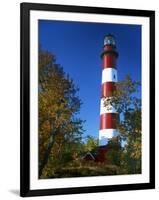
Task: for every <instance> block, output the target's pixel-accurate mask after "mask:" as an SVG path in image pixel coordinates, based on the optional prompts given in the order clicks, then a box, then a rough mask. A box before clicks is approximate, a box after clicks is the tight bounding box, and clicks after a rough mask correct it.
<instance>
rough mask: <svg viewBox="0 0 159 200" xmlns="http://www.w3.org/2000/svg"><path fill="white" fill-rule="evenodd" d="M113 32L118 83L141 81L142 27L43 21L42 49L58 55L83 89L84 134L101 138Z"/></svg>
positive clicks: (81, 113)
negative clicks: (105, 55) (107, 43)
mask: <svg viewBox="0 0 159 200" xmlns="http://www.w3.org/2000/svg"><path fill="white" fill-rule="evenodd" d="M108 33H111V34H113V35H114V36H115V38H116V46H117V50H118V53H119V57H118V60H117V70H118V80H122V79H123V78H124V77H125V75H127V74H130V75H131V77H132V79H133V80H138V81H140V80H141V26H140V25H123V24H106V23H87V22H64V21H52V20H40V21H39V43H40V45H41V47H42V48H43V49H45V50H48V51H49V52H52V53H54V54H55V55H56V59H57V60H56V62H57V63H58V64H60V65H61V66H63V68H64V71H65V72H66V73H68V74H69V75H70V77H71V78H72V79H73V80H74V82H75V84H76V85H77V86H78V87H79V88H80V91H79V93H78V94H79V97H80V99H81V100H82V102H83V104H82V106H81V110H80V114H79V116H80V117H81V118H82V119H83V120H86V123H85V124H84V129H85V130H86V132H85V134H84V135H92V136H95V137H98V133H99V114H100V93H101V77H102V60H101V58H100V54H101V52H102V48H103V39H104V36H105V35H107V34H108Z"/></svg>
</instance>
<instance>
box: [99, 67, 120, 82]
mask: <svg viewBox="0 0 159 200" xmlns="http://www.w3.org/2000/svg"><path fill="white" fill-rule="evenodd" d="M117 80H118V79H117V70H116V69H114V68H105V69H103V71H102V83H105V82H117Z"/></svg>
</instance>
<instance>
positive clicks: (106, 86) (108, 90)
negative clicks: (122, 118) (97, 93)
mask: <svg viewBox="0 0 159 200" xmlns="http://www.w3.org/2000/svg"><path fill="white" fill-rule="evenodd" d="M115 91H116V84H115V82H105V83H103V84H102V97H110V96H112V94H113V92H115Z"/></svg>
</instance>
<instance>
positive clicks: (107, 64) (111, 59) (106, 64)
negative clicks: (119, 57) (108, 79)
mask: <svg viewBox="0 0 159 200" xmlns="http://www.w3.org/2000/svg"><path fill="white" fill-rule="evenodd" d="M115 66H116V56H115V55H114V54H111V53H109V54H105V55H104V56H103V69H105V68H116V67H115Z"/></svg>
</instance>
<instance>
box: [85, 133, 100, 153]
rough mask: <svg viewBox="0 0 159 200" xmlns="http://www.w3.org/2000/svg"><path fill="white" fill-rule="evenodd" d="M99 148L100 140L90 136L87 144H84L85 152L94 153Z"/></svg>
mask: <svg viewBox="0 0 159 200" xmlns="http://www.w3.org/2000/svg"><path fill="white" fill-rule="evenodd" d="M97 146H98V139H96V138H95V137H93V136H90V135H88V136H87V138H86V143H85V144H84V151H85V152H88V151H92V150H94V149H96V147H97Z"/></svg>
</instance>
